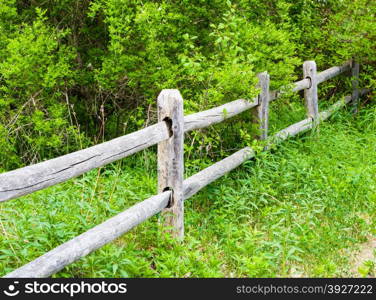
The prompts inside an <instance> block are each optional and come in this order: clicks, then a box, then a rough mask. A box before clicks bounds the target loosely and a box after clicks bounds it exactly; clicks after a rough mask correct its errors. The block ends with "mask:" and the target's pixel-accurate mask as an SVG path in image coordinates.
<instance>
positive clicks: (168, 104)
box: [158, 90, 184, 239]
mask: <svg viewBox="0 0 376 300" xmlns="http://www.w3.org/2000/svg"><path fill="white" fill-rule="evenodd" d="M158 121H159V122H161V121H165V122H167V124H168V126H169V128H170V138H169V139H167V140H165V141H162V142H160V143H159V144H158V193H162V192H163V191H166V190H171V191H172V193H171V201H170V203H169V206H168V207H167V208H165V209H164V210H163V212H162V214H163V217H164V224H165V226H167V227H169V228H171V230H169V231H170V232H171V234H172V236H173V237H175V238H177V239H183V238H184V202H183V180H184V111H183V98H182V96H181V95H180V92H179V91H178V90H163V91H162V92H161V93H160V94H159V96H158Z"/></svg>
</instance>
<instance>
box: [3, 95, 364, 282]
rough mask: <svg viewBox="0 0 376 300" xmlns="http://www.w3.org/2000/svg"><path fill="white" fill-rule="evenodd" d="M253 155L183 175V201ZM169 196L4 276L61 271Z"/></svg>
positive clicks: (243, 153)
mask: <svg viewBox="0 0 376 300" xmlns="http://www.w3.org/2000/svg"><path fill="white" fill-rule="evenodd" d="M368 92H370V90H369V89H363V90H361V91H360V95H364V94H366V93H368ZM351 99H352V98H351V95H349V96H346V97H344V99H342V100H340V101H338V102H336V103H335V104H333V105H332V106H331V107H330V108H329V109H328V110H326V111H323V112H321V113H320V114H319V118H318V121H317V122H318V123H319V122H321V121H324V120H326V119H327V118H329V117H330V116H331V115H332V114H333V113H334V112H336V111H337V110H338V109H340V108H342V107H343V106H345V105H346V104H348V103H350V102H351ZM313 125H314V122H313V121H312V119H311V118H307V119H304V120H302V121H300V122H297V123H295V124H292V125H291V126H289V127H287V128H285V129H283V130H281V131H279V132H277V133H276V134H275V135H273V136H271V137H269V138H268V140H269V143H279V142H281V141H283V140H285V139H287V138H289V137H292V136H295V135H297V134H299V133H302V132H304V131H306V130H309V129H311V128H312V127H313ZM254 156H255V152H254V151H253V149H252V148H249V147H245V148H243V149H241V150H239V151H237V152H235V153H234V154H232V155H230V156H228V157H227V158H225V159H223V160H221V161H219V162H217V163H215V164H213V165H211V166H210V167H208V168H206V169H204V170H202V171H200V172H198V173H196V174H195V175H193V176H191V177H189V178H187V179H186V180H184V182H183V188H184V193H183V198H184V200H186V199H188V198H190V197H191V196H193V195H194V194H196V193H197V192H198V191H200V190H201V189H202V188H204V187H205V186H207V185H208V184H210V183H212V182H213V181H215V180H216V179H218V178H220V177H222V176H223V175H224V174H226V173H228V172H230V171H231V170H233V169H235V168H236V167H238V166H239V165H241V164H242V163H243V162H245V161H247V160H249V159H250V158H252V157H254ZM170 197H171V192H170V191H166V192H163V193H162V194H159V195H156V196H152V197H150V198H149V199H147V200H144V201H142V202H140V203H138V204H136V205H134V206H132V207H131V208H129V209H127V210H126V211H124V212H122V213H120V214H118V215H117V216H115V217H112V218H111V219H109V220H107V221H106V222H104V223H102V224H100V225H97V226H95V227H94V228H92V229H90V230H88V231H86V232H85V233H83V234H81V235H79V236H77V237H76V238H74V239H72V240H70V241H68V242H66V243H65V244H62V245H61V246H59V247H57V248H55V249H53V250H51V251H49V252H47V253H46V254H44V255H43V256H41V257H39V258H37V259H36V260H34V261H32V262H30V263H28V264H27V265H25V266H23V267H21V268H19V269H17V270H15V271H13V272H11V273H9V274H7V275H6V276H5V277H31V278H35V277H48V276H50V275H52V274H54V273H56V272H58V271H59V270H61V269H62V268H63V267H65V266H67V265H69V264H71V263H72V262H74V261H76V260H78V259H80V258H81V257H84V256H86V255H88V254H89V253H91V252H92V251H94V250H96V249H98V248H100V247H101V246H103V245H105V244H107V243H109V242H111V241H112V240H114V239H116V238H117V237H119V236H121V235H122V234H124V233H126V232H127V231H129V230H130V229H132V228H133V227H135V226H136V225H138V224H140V223H141V222H143V221H145V220H146V219H148V218H150V217H151V216H153V215H155V214H157V213H159V212H160V211H162V210H163V209H164V208H165V207H166V206H167V205H168V203H169V201H170Z"/></svg>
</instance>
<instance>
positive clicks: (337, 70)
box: [317, 61, 351, 83]
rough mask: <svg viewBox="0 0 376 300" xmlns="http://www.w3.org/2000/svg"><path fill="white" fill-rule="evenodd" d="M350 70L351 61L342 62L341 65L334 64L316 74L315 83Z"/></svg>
mask: <svg viewBox="0 0 376 300" xmlns="http://www.w3.org/2000/svg"><path fill="white" fill-rule="evenodd" d="M350 70H351V61H348V62H346V63H344V64H343V65H342V66H335V67H331V68H329V69H326V70H325V71H322V72H320V73H318V74H317V83H322V82H324V81H326V80H329V79H331V78H333V77H335V76H338V75H340V74H342V73H344V72H348V71H350Z"/></svg>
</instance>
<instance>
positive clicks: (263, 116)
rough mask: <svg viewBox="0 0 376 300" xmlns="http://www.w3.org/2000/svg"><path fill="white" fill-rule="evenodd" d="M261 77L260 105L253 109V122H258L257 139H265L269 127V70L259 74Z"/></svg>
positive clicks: (259, 77)
mask: <svg viewBox="0 0 376 300" xmlns="http://www.w3.org/2000/svg"><path fill="white" fill-rule="evenodd" d="M257 77H258V79H259V84H258V85H259V88H260V89H261V91H260V94H259V95H258V105H257V106H256V107H255V108H254V109H253V110H252V113H253V122H254V123H256V125H257V129H258V131H259V132H258V134H257V136H256V138H257V139H260V140H265V139H266V138H267V136H268V127H269V95H270V94H269V82H270V77H269V74H268V72H263V73H260V74H258V75H257Z"/></svg>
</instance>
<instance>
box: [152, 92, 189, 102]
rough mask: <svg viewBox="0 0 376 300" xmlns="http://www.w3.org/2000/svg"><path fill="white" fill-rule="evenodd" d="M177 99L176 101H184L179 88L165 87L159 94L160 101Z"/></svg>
mask: <svg viewBox="0 0 376 300" xmlns="http://www.w3.org/2000/svg"><path fill="white" fill-rule="evenodd" d="M167 99H169V100H168V101H171V100H172V99H173V100H172V101H175V102H180V101H183V97H182V95H181V94H180V92H179V90H178V89H163V90H162V91H161V92H160V93H159V95H158V103H160V102H161V101H167Z"/></svg>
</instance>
